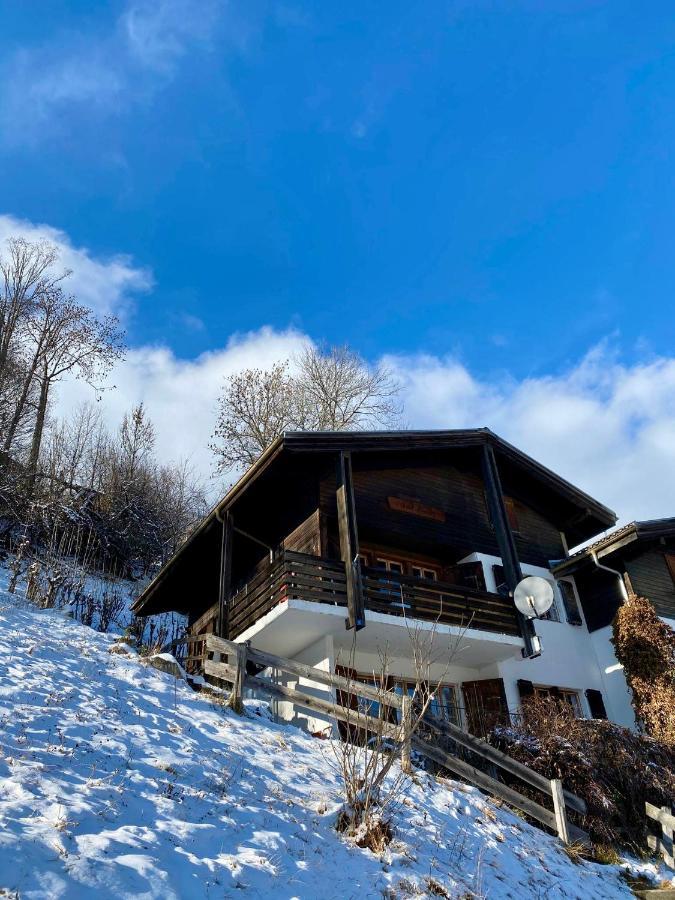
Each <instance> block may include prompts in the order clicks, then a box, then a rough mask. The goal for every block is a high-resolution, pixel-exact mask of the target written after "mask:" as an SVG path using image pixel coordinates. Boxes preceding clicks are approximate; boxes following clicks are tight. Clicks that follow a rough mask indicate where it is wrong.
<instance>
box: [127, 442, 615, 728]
mask: <svg viewBox="0 0 675 900" xmlns="http://www.w3.org/2000/svg"><path fill="white" fill-rule="evenodd" d="M615 521H616V517H615V515H614V513H613V512H612V511H611V510H609V509H607V507H605V506H603V505H602V504H601V503H599V502H598V501H597V500H594V499H593V498H592V497H590V496H588V495H587V494H585V493H584V492H582V491H580V490H579V489H578V488H576V487H574V486H573V485H571V484H570V483H569V482H567V481H566V480H565V479H563V478H561V477H560V476H558V475H556V474H555V473H554V472H552V471H550V470H549V469H547V468H545V467H544V466H542V465H541V464H540V463H538V462H536V461H535V460H533V459H532V458H530V457H529V456H527V455H526V454H524V453H522V452H521V451H519V450H518V449H516V448H515V447H513V446H512V445H511V444H509V443H507V442H506V441H504V440H502V439H501V438H500V437H498V436H497V435H496V434H494V433H493V432H491V431H489V430H488V429H471V430H456V431H402V432H375V433H333V432H329V433H325V432H323V433H306V432H302V433H295V432H293V433H286V434H283V435H281V436H280V437H279V438H278V439H277V440H275V442H274V443H273V444H272V445H271V446H270V447H269V448H268V450H267V451H266V452H265V453H264V454H263V455H262V456H261V457H260V459H259V460H258V461H257V462H256V463H255V464H254V465H253V466H252V467H251V468H250V469H249V470H248V471H247V472H246V473H245V474H244V476H243V477H242V478H241V479H240V480H239V481H238V482H237V483H236V484H235V485H234V486H233V487H232V488H231V490H230V491H229V492H228V493H227V495H226V496H225V497H224V498H223V500H222V501H220V502H219V503H218V504H217V505H216V506H215V507H214V508H213V510H212V511H211V512H210V514H209V515H208V516H207V517H206V518H205V519H204V520H203V521H202V522H201V523H200V525H199V526H198V527H197V528H196V529H195V531H194V532H193V533H192V535H191V536H190V538H189V539H188V540H187V541H186V542H185V544H183V545H182V547H181V548H180V549H179V550H178V552H177V553H176V554H175V555H174V557H173V558H172V559H171V560H170V561H169V562H168V563H167V564H166V565H165V566H164V568H163V569H162V570H161V571H160V573H159V574H158V575H157V577H156V578H155V579H154V581H152V582H151V584H150V585H149V586H148V587H147V588H146V589H145V591H144V592H143V594H142V595H141V596H140V597H139V599H138V600H137V602H136V604H135V607H134V610H135V612H136V613H138V614H139V615H150V614H154V613H160V612H165V611H169V610H175V611H177V612H180V613H184V614H185V615H186V616H187V617H188V625H189V629H190V632H191V634H193V635H194V636H195V637H197V636H199V635H203V634H206V633H209V632H215V633H216V634H218V635H220V636H221V637H224V638H227V639H229V640H233V641H237V642H245V641H249V642H251V643H252V644H253V645H254V646H255V647H257V648H259V649H260V650H262V651H265V650H266V651H269V652H271V653H275V654H277V655H279V656H284V657H287V658H297V659H302V660H303V661H305V662H308V663H310V664H311V665H314V666H324V667H326V668H327V669H329V670H330V671H335V670H336V669H339V668H342V669H344V668H345V667H346V666H347V665H349V666H350V667H351V668H352V669H354V670H356V671H357V673H358V674H359V677H364V678H368V677H371V678H372V673H373V671H374V670H375V669H376V668H377V664H378V663H377V661H378V658H379V655H380V654H381V653H382V652H383V648H385V647H386V650H387V654H388V657H389V659H390V669H391V672H392V673H393V674H392V677H393V679H394V681H395V682H396V683H397V684H400V685H401V686H402V689H403V690H405V682H406V678H409V677H411V659H410V655H411V650H410V630H411V627H413V628H414V629H416V630H417V631H418V632H419V633H422V634H426V635H429V636H430V640H432V641H433V648H434V649H433V653H434V665H435V666H436V667H437V668H438V671H439V672H441V670H442V671H443V672H444V673H446V674H447V678H448V694H447V706H448V709H450V712H448V715H449V716H450V717H452V718H454V720H455V721H458V722H459V721H460V720H461V719H462V716H460V714H459V713H458V712H457V709H458V708H459V707H462V708H463V709H464V710H465V712H464V713H463V724H465V725H467V726H468V727H470V728H472V730H474V731H477V730H480V729H479V726H478V724H477V722H476V721H475V720H476V716H477V713H476V711H475V710H476V708H477V702H476V698H478V699H479V700H480V705H481V708H482V709H484V708H486V707H487V708H493V709H494V710H497V711H499V712H500V714H501V711H503V710H505V709H508V708H511V707H513V706H514V705H517V703H518V694H517V688H516V684H517V682H518V680H519V676H518V671H517V670H516V669H514V668H513V665H512V664H514V663H517V664H518V665H520V666H523V665H527V661H528V660H529V661H530V664H531V665H536V664H540V665H541V663H540V660H539V659H538V658H539V657H540V649H541V633H540V632H541V629H540V625H545V626H547V627H548V626H549V625H550V624H551V623H548V622H546V623H537V625H536V627H535V626H534V625H533V623H532V622H531V621H525V620H524V619H523V618H522V617H520V616H519V614H518V613H517V612H516V610H515V607H514V605H513V602H512V599H511V597H510V596H509V592H510V591H512V590H513V588H514V587H515V585H516V584H517V582H518V581H519V580H520V579H521V578H522V577H523V575H524V574H544V575H546V576H548V577H549V578H551V580H553V579H552V576H551V574H550V571H549V564H550V562H551V561H554V560H555V561H559V560H561V559H563V558H565V557H566V556H567V553H568V550H567V548H568V546H575V545H578V544H579V543H581V542H584V541H587V540H589V539H591V538H593V537H594V536H596V535H598V534H599V533H601V532H603V531H605V530H606V529H607V528H608V527H609V526H611V525H613V524H614V523H615ZM559 605H560V606H561V607H565V609H566V611H567V616H566V617H564V618H563V617H560V618H559V619H558V620H557V622H556V624H560V623H563V624H564V627H565V628H567V629H569V628H570V627H572V631H571V632H569V634H570V635H571V636H572V637H571V638H570V640H571V639H572V638H575V637H576V635H577V634H578V633H579V629H578V626H579V625H582V624H583V619H582V617H581V615H580V613H578V612H576V611H575V597H574V595H572V594H569V593H565V594H563V595H561V596H560V598H559ZM575 616H576V618H575ZM573 626H577V631H576V632H575V631H574V627H573ZM566 633H567V632H566ZM354 635H356V638H355V639H354ZM560 635H562V630H559V631H558V632H557V633H555V634H554V640H559V639H560ZM354 640H355V642H354ZM547 641H548V637H546V639H545V643H546V642H547ZM563 643H564V641H563ZM549 652H550V654H553V653H555V643H553V644H552V646H551V647H550V650H549ZM580 652H581V651H580ZM544 657H546V653H545V654H544V655H543V657H542V658H544ZM509 666H510V668H509ZM504 667H506V668H504ZM502 670H503V671H502ZM507 670H508V681H509V684H508V686H507V688H505V686H504V680H505V672H506V671H507ZM369 673H370V676H369ZM521 675H522V673H521ZM432 677H433V673H432ZM584 677H586V682H588V681H589V679H591V677H592V676H591V675H587V676H584ZM570 679H571V674H570ZM570 679H568V680H570ZM520 680H522V678H521V679H520ZM557 683H558V684H559V683H560V678H557ZM583 687H584V688H591V689H596V688H597V687H598V685H597V684H595V682H594V683H593V684H588V683H586V684H585V685H584V686H583ZM581 688H582V686H581V685H580V686H579V689H580V690H581ZM451 708H452V709H451ZM472 710H473V712H472ZM287 712H288V711H287ZM287 717H289V718H293V717H295V713H293V714H292V715H291V714H290V713H289V715H288V716H287ZM315 724H316V723H315V722H314V721H312V722H311V723H310V724H309V727H310V728H313V726H314V725H315Z"/></svg>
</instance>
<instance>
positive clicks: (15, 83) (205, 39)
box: [0, 0, 226, 145]
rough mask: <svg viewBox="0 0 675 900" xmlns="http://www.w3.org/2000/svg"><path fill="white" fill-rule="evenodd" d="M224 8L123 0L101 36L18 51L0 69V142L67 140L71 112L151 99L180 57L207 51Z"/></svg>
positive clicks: (62, 37) (209, 0) (183, 0)
mask: <svg viewBox="0 0 675 900" xmlns="http://www.w3.org/2000/svg"><path fill="white" fill-rule="evenodd" d="M225 7H226V4H225V3H224V2H221V0H200V3H199V4H198V5H195V4H194V3H191V2H188V0H154V2H150V0H128V2H127V3H126V6H125V8H124V10H123V11H122V13H121V14H120V16H119V18H118V19H117V20H116V21H115V22H114V23H112V25H111V27H110V29H109V30H108V32H104V33H101V32H96V33H94V32H91V33H85V32H79V31H74V30H71V31H61V32H59V33H58V34H57V35H55V37H54V38H53V39H52V40H51V41H49V42H47V43H45V44H42V45H39V46H38V45H34V46H25V47H22V48H20V49H19V50H18V51H17V52H16V53H15V54H13V55H11V56H9V57H8V58H7V59H6V60H5V62H4V65H3V66H2V68H1V69H0V79H1V80H0V126H2V140H3V142H4V143H7V144H13V145H23V144H38V143H40V142H41V141H44V140H45V139H47V138H48V137H52V136H53V135H54V134H61V133H63V134H66V135H68V134H70V129H69V115H70V113H72V112H73V111H74V110H77V109H78V108H84V109H86V111H87V113H89V114H92V113H97V114H99V115H104V116H105V115H109V114H114V113H119V112H120V111H122V110H124V109H126V108H128V107H129V106H131V105H133V104H134V103H135V102H137V101H139V100H142V99H145V98H148V97H150V96H152V94H153V93H154V91H156V90H157V89H158V88H160V87H162V86H163V85H165V84H167V83H168V82H170V81H171V79H172V78H173V77H174V75H175V73H176V71H177V68H178V64H179V62H180V60H181V58H182V57H184V56H186V55H187V54H188V52H189V51H190V50H191V49H198V50H199V51H200V52H203V50H204V48H205V47H207V46H208V45H209V43H210V40H211V38H212V36H213V34H214V31H215V29H216V27H217V25H218V22H219V17H220V15H221V13H222V11H223V10H224V9H225Z"/></svg>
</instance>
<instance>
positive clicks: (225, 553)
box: [218, 510, 234, 638]
mask: <svg viewBox="0 0 675 900" xmlns="http://www.w3.org/2000/svg"><path fill="white" fill-rule="evenodd" d="M222 523H223V528H222V533H221V540H220V586H219V591H218V634H219V635H220V637H222V638H227V637H228V636H229V621H228V619H229V609H228V602H229V599H230V592H231V587H232V532H233V531H234V528H233V525H232V513H231V512H230V511H229V510H226V511H225V512H224V513H223V514H222Z"/></svg>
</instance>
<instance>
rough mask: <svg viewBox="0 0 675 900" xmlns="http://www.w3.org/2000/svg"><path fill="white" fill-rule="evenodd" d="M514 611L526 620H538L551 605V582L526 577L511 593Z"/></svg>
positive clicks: (534, 576)
mask: <svg viewBox="0 0 675 900" xmlns="http://www.w3.org/2000/svg"><path fill="white" fill-rule="evenodd" d="M513 602H514V603H515V604H516V609H517V610H518V612H521V613H522V614H523V615H524V616H525V617H526V618H528V619H535V618H537V619H538V618H540V616H543V615H545V614H546V613H547V612H548V611H549V609H550V608H551V606H552V605H553V588H552V587H551V582H550V581H547V580H546V579H545V578H540V577H539V576H538V575H528V576H527V578H523V580H522V581H519V582H518V584H517V585H516V589H515V591H514V592H513Z"/></svg>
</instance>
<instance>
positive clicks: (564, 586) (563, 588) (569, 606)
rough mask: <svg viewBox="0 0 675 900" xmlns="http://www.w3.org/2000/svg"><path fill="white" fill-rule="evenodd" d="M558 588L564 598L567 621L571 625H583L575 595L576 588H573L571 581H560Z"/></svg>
mask: <svg viewBox="0 0 675 900" xmlns="http://www.w3.org/2000/svg"><path fill="white" fill-rule="evenodd" d="M558 587H559V589H560V594H561V596H562V598H563V604H564V606H565V615H566V616H567V621H568V622H569V623H570V625H581V624H583V622H582V618H581V613H580V612H579V604H578V603H577V595H576V594H575V593H574V588H573V587H572V585H571V584H570V583H569V581H559V582H558Z"/></svg>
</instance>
